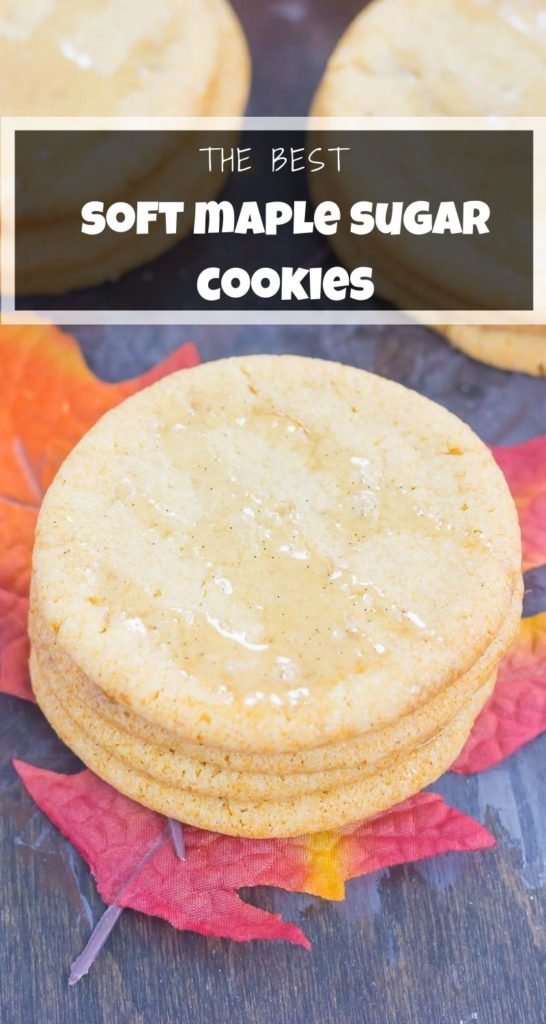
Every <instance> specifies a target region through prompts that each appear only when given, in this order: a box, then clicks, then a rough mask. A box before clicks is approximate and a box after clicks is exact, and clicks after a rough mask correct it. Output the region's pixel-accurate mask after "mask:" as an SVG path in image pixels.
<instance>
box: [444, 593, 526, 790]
mask: <svg viewBox="0 0 546 1024" xmlns="http://www.w3.org/2000/svg"><path fill="white" fill-rule="evenodd" d="M544 730H546V612H543V613H542V614H540V615H532V616H530V617H529V618H527V619H522V621H521V626H520V631H519V636H518V638H517V640H516V642H515V644H514V645H513V647H511V649H510V651H509V652H508V654H507V655H506V657H505V658H504V659H503V661H502V662H501V666H500V668H499V674H498V678H497V684H496V686H495V690H494V692H493V694H492V696H491V697H490V698H489V700H488V702H487V704H486V705H485V707H484V709H483V711H482V712H481V713H480V715H479V716H478V718H477V720H476V722H475V723H474V727H473V729H472V732H471V734H470V737H469V739H468V740H467V742H466V745H465V747H464V749H463V751H462V753H461V754H459V757H458V758H457V760H456V761H455V764H454V765H453V767H452V771H454V772H459V773H461V774H469V773H471V772H480V771H484V770H485V769H486V768H492V767H493V765H495V764H499V763H500V762H501V761H504V760H505V759H506V758H507V757H510V754H513V753H514V752H515V751H516V750H519V748H520V747H522V746H523V745H524V744H525V743H529V742H530V740H533V739H535V737H536V736H539V735H540V733H542V732H544Z"/></svg>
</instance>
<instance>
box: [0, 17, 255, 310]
mask: <svg viewBox="0 0 546 1024" xmlns="http://www.w3.org/2000/svg"><path fill="white" fill-rule="evenodd" d="M96 8H97V5H96V4H88V3H86V4H84V9H82V5H81V4H80V5H78V7H77V9H75V8H74V5H73V4H72V3H69V2H68V0H54V2H52V3H51V4H49V5H47V8H44V9H43V10H42V9H40V11H38V10H36V11H35V12H34V14H35V17H34V18H32V19H31V18H29V16H28V12H25V11H22V10H21V11H20V10H19V8H17V9H15V7H14V8H13V11H12V12H11V13H10V15H9V17H6V18H5V19H4V22H5V24H4V35H3V37H2V36H0V57H1V58H3V63H2V65H1V67H2V71H1V72H0V110H1V111H2V112H3V113H4V114H26V115H29V114H36V113H41V114H48V115H55V114H71V115H80V116H85V115H96V116H98V115H101V114H103V115H120V116H121V115H123V116H137V115H138V116H147V115H163V116H169V115H172V116H175V115H178V116H191V117H193V116H222V115H232V116H237V115H239V114H242V113H243V111H244V108H245V106H246V101H247V97H248V89H249V80H250V61H249V56H248V50H247V46H246V41H245V38H244V35H243V32H242V29H241V27H240V25H239V22H238V20H237V18H236V16H235V14H234V12H233V10H232V8H231V7H230V5H229V4H228V3H227V2H226V0H203V2H199V3H197V2H196V0H164V2H163V3H162V4H161V5H160V9H159V10H155V9H153V8H150V7H149V5H147V4H146V3H145V2H144V0H111V2H110V3H109V4H108V5H105V6H104V7H100V8H99V10H97V9H96ZM112 20H114V21H117V22H119V24H120V27H119V31H118V32H116V33H114V34H112V32H111V29H108V31H107V30H106V24H108V25H111V23H112ZM1 27H2V25H1V22H0V30H1ZM105 38H108V39H109V40H110V42H109V44H108V46H105V45H104V39H105ZM99 41H100V42H99ZM38 51H39V54H38ZM44 69H45V70H44ZM45 71H49V72H50V74H49V75H46V74H45ZM38 75H39V77H40V86H38V85H37V82H36V78H37V76H38ZM23 83H24V84H23ZM152 140H153V141H152ZM189 145H195V140H193V142H192V139H191V138H188V136H185V137H184V138H183V140H182V143H181V141H180V137H179V136H176V135H175V134H174V133H167V132H162V131H157V132H154V133H153V135H152V136H151V137H150V134H148V135H146V136H144V134H141V135H136V136H135V135H131V143H130V145H128V144H127V139H126V138H124V137H123V135H119V134H115V135H111V134H109V133H108V132H93V133H91V132H81V133H80V134H71V135H70V136H66V138H65V139H64V140H61V144H59V143H58V140H57V144H56V146H55V147H54V148H51V146H49V148H48V139H47V137H45V139H44V142H43V146H42V149H41V151H40V160H39V161H37V160H36V144H35V141H34V139H33V137H32V136H29V138H28V139H27V138H26V137H23V138H22V140H20V142H19V146H20V150H22V151H23V152H22V156H21V162H20V163H19V164H18V203H17V207H18V209H17V214H18V227H17V241H18V280H17V293H18V294H19V295H21V296H22V295H31V294H34V295H36V294H44V295H45V294H59V293H62V292H65V291H69V290H72V289H75V288H83V287H88V286H91V285H94V284H98V283H100V282H102V281H104V280H113V279H116V278H117V277H119V276H120V275H121V274H123V273H125V272H126V271H128V270H130V269H133V268H134V267H135V266H138V265H140V264H142V263H144V262H148V261H149V260H151V259H154V258H156V257H157V256H158V255H160V254H161V253H162V252H164V251H165V250H166V249H168V248H169V247H171V246H172V245H173V244H174V243H175V242H176V241H177V240H178V239H179V238H181V237H183V235H184V234H185V233H186V231H187V228H186V229H185V228H184V225H183V224H181V226H180V231H179V232H178V234H175V235H167V234H166V232H165V231H162V230H155V231H152V233H151V234H150V235H145V236H138V237H137V236H135V235H134V234H133V233H130V234H128V235H124V234H120V235H113V234H112V233H111V232H109V231H108V232H105V233H104V235H100V236H96V237H94V238H93V239H90V240H89V241H90V244H89V246H88V247H87V249H88V252H89V254H88V256H87V257H86V258H82V246H81V234H80V210H81V205H82V203H81V182H82V181H92V182H93V187H94V190H95V195H96V196H99V197H100V198H101V200H102V201H104V202H105V203H106V204H107V205H108V204H109V203H110V202H113V201H115V200H116V199H119V198H121V197H123V199H124V200H125V201H128V202H132V201H136V199H138V198H139V197H140V196H144V197H145V198H147V199H149V198H150V196H153V197H154V198H158V199H161V197H162V194H163V192H165V193H166V194H167V196H168V198H172V197H173V194H174V195H175V198H179V196H178V193H177V192H176V189H175V188H174V185H173V183H175V184H176V185H178V186H179V183H180V181H182V182H183V183H184V196H183V197H182V198H183V199H184V200H185V201H186V202H187V203H188V204H191V202H192V201H193V200H195V199H199V198H201V199H205V200H206V199H211V198H212V197H213V196H214V195H216V193H217V191H218V190H219V189H220V188H221V185H222V182H223V179H224V175H206V176H203V174H202V171H201V169H200V168H197V166H196V168H195V174H194V177H195V179H196V180H195V181H194V180H189V173H188V161H187V160H186V158H185V149H187V147H188V146H189ZM25 147H26V148H27V150H28V153H27V158H26V160H25V154H24V149H25ZM44 168H45V169H46V171H47V173H44Z"/></svg>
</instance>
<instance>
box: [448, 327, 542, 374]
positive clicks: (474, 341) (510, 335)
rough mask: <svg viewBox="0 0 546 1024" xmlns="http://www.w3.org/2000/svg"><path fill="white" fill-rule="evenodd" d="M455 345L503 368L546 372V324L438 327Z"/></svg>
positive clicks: (474, 357)
mask: <svg viewBox="0 0 546 1024" xmlns="http://www.w3.org/2000/svg"><path fill="white" fill-rule="evenodd" d="M437 330H440V331H441V332H442V334H445V335H446V337H447V338H448V339H449V341H450V342H451V344H452V345H455V347H456V348H460V349H461V350H462V351H463V352H466V353H467V355H469V356H472V357H473V359H479V360H480V361H481V362H482V363H489V364H490V365H491V366H497V367H499V369H501V370H519V371H520V372H521V373H528V374H530V375H531V376H533V377H545V376H546V327H486V326H484V327H478V326H459V325H455V324H450V325H446V326H442V327H440V328H437Z"/></svg>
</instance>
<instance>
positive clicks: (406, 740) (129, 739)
mask: <svg viewBox="0 0 546 1024" xmlns="http://www.w3.org/2000/svg"><path fill="white" fill-rule="evenodd" d="M520 614H521V592H518V593H517V594H516V595H515V597H514V600H513V603H512V607H511V610H510V614H509V616H508V620H507V622H506V623H505V625H504V626H503V628H502V629H501V631H500V633H499V634H498V636H497V637H496V638H495V640H494V641H493V643H492V644H491V645H490V647H489V648H488V649H487V651H486V652H485V653H484V655H482V657H481V658H480V659H479V660H478V661H477V662H476V665H475V666H474V667H473V668H472V670H471V671H470V672H469V673H467V674H466V675H465V676H463V677H462V678H460V679H457V680H456V681H455V682H454V683H452V684H451V685H450V686H448V687H446V688H445V690H443V691H441V692H440V693H439V694H438V695H437V696H436V697H435V698H433V700H431V701H429V703H428V704H426V705H424V706H423V707H421V708H418V709H417V710H416V711H414V712H412V713H411V714H409V715H406V716H404V717H403V718H402V719H400V720H399V721H398V722H395V723H393V724H392V725H390V726H387V727H386V728H385V729H383V730H375V731H372V732H369V733H366V734H364V735H363V736H357V737H355V739H354V740H345V741H342V742H341V743H338V744H330V745H329V746H327V747H315V748H313V749H312V750H308V751H299V752H297V753H294V754H284V755H283V754H280V755H248V754H247V755H245V754H240V753H238V752H236V751H222V750H221V749H220V748H213V747H207V746H204V745H203V744H201V745H199V746H198V745H196V744H193V745H191V744H188V743H187V742H184V741H181V740H180V739H179V737H178V736H176V734H175V733H173V732H170V731H167V730H165V729H162V728H160V727H159V726H157V725H153V724H152V723H150V722H147V721H146V720H145V719H142V718H140V717H139V716H138V715H135V714H134V712H131V711H130V710H129V709H128V708H127V707H125V706H123V705H118V704H115V703H114V702H113V701H112V700H110V699H109V698H108V697H106V696H105V694H104V693H103V692H102V690H99V689H98V687H96V686H95V685H94V684H93V683H92V682H91V681H90V680H89V679H88V678H87V677H86V676H84V675H83V673H82V672H81V671H79V670H78V669H77V667H76V666H75V665H74V663H73V662H72V661H71V660H70V658H68V657H67V656H66V654H65V653H64V652H63V651H62V649H61V648H60V646H59V644H58V643H57V642H56V638H52V637H51V633H50V630H48V628H47V625H46V623H44V621H43V620H42V618H41V615H40V611H39V608H38V607H37V604H36V601H33V610H32V615H31V619H30V635H31V639H32V646H33V652H34V655H35V657H36V663H37V664H38V663H39V668H40V672H41V674H42V676H44V677H45V678H46V680H47V683H48V685H49V686H50V687H51V688H52V689H53V690H54V692H55V695H56V697H57V699H58V701H59V703H60V704H61V706H62V707H64V708H66V710H67V711H68V713H69V714H70V716H71V717H72V719H73V720H74V722H75V724H76V725H78V726H79V727H80V728H81V729H82V730H83V731H85V732H88V733H90V734H91V735H92V736H93V737H95V738H98V739H99V741H102V744H103V745H105V746H108V747H109V748H110V749H113V748H115V749H116V750H117V751H118V753H119V751H120V750H122V749H125V751H126V754H125V758H126V759H127V761H128V763H131V761H132V762H133V763H135V762H136V761H137V760H138V761H139V762H140V763H141V764H146V766H147V771H148V773H149V774H151V775H156V776H157V774H158V772H163V771H164V770H165V768H166V769H167V771H168V772H169V776H170V778H171V779H172V778H174V777H177V778H178V779H182V780H184V779H185V780H187V779H192V780H194V781H193V782H192V787H193V788H198V789H202V790H203V791H205V792H212V793H214V794H216V795H227V794H231V795H233V796H234V797H237V796H241V795H242V796H244V797H249V798H251V799H252V798H254V797H255V796H256V790H257V789H259V790H262V791H263V789H264V787H265V786H266V785H267V786H268V787H269V788H270V789H275V791H278V790H280V791H281V792H284V791H285V790H286V788H288V787H289V788H290V790H291V791H292V792H294V793H297V792H299V793H301V792H305V791H309V790H310V789H311V788H313V787H314V788H320V787H321V786H323V788H328V787H327V786H325V783H326V782H328V780H329V779H330V780H332V779H333V778H336V779H337V780H338V781H339V782H341V781H342V778H343V780H344V781H348V780H349V779H350V778H353V777H354V774H355V772H366V771H370V770H372V769H373V768H374V767H375V766H376V765H377V764H378V763H380V762H385V761H386V760H388V759H390V758H394V757H397V756H399V755H400V753H401V752H402V751H406V750H410V749H413V748H414V747H415V746H417V745H418V744H421V743H424V742H426V741H428V740H429V739H430V738H431V737H432V736H433V735H434V734H435V733H436V732H438V731H439V729H440V728H441V727H442V726H444V725H445V724H446V723H447V722H448V721H449V720H450V719H451V718H453V716H454V715H455V714H456V713H457V712H458V711H459V710H460V708H461V707H462V706H463V704H464V703H465V702H466V701H467V700H468V699H469V698H470V697H471V696H472V695H473V694H474V693H475V692H476V690H478V689H479V688H480V687H481V686H483V684H484V680H487V679H489V678H490V677H491V676H492V675H493V674H494V672H495V669H496V666H497V665H498V663H499V660H500V657H501V656H502V654H503V652H504V651H505V650H506V649H507V648H508V646H509V644H510V642H511V640H512V638H513V637H514V636H515V634H516V631H517V628H518V626H519V621H520ZM132 744H134V746H132ZM336 771H337V772H338V773H340V772H342V773H345V774H344V775H343V776H342V775H341V774H338V775H336V776H334V775H333V774H332V773H333V772H336ZM279 777H280V784H279ZM196 779H197V780H199V781H198V782H196V781H195V780H196ZM287 780H288V781H287ZM187 785H189V783H188V782H187V781H186V786H187ZM271 795H273V794H271Z"/></svg>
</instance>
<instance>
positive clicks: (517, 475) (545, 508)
mask: <svg viewBox="0 0 546 1024" xmlns="http://www.w3.org/2000/svg"><path fill="white" fill-rule="evenodd" d="M493 455H494V456H495V459H496V460H497V463H498V465H499V466H500V468H501V469H502V471H503V473H504V475H505V477H506V479H507V481H508V486H509V488H510V491H511V492H512V496H513V498H514V501H515V503H516V508H517V510H518V515H519V522H520V527H521V534H522V543H523V568H524V569H533V568H535V567H536V566H538V565H543V564H544V563H545V562H546V436H544V437H534V438H533V439H532V440H531V441H524V442H523V444H515V445H510V446H509V447H506V448H493Z"/></svg>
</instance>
